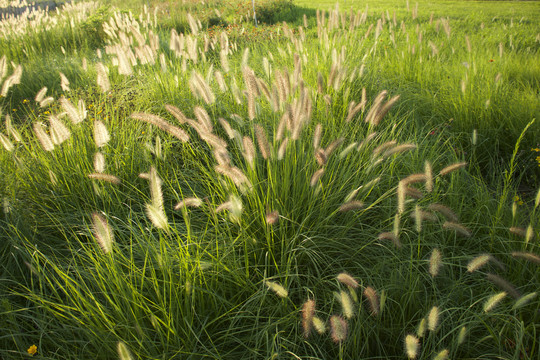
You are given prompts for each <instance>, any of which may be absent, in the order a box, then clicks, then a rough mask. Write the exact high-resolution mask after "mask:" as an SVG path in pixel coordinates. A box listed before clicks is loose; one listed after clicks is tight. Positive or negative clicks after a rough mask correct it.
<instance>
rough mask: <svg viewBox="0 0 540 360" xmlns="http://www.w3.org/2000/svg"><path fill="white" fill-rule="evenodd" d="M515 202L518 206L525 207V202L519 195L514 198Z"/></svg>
mask: <svg viewBox="0 0 540 360" xmlns="http://www.w3.org/2000/svg"><path fill="white" fill-rule="evenodd" d="M514 202H515V203H517V204H518V205H523V200H521V198H520V197H519V195H516V196H514Z"/></svg>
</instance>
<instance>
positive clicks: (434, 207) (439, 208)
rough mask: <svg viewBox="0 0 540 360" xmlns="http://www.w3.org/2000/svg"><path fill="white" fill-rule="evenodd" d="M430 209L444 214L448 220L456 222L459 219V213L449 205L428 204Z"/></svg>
mask: <svg viewBox="0 0 540 360" xmlns="http://www.w3.org/2000/svg"><path fill="white" fill-rule="evenodd" d="M428 209H429V210H431V211H436V212H438V213H440V214H442V215H443V216H444V217H445V218H446V219H447V220H448V221H451V222H455V223H457V222H458V221H459V219H458V217H457V215H456V214H455V213H454V212H453V211H452V210H451V209H450V208H449V207H448V206H445V205H442V204H438V203H433V204H429V205H428Z"/></svg>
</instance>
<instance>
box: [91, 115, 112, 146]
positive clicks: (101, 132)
mask: <svg viewBox="0 0 540 360" xmlns="http://www.w3.org/2000/svg"><path fill="white" fill-rule="evenodd" d="M110 139H111V137H110V136H109V132H108V131H107V127H105V124H103V123H102V122H101V121H100V120H94V141H95V143H96V146H97V147H98V148H101V147H103V146H105V145H106V144H107V143H108V142H109V140H110Z"/></svg>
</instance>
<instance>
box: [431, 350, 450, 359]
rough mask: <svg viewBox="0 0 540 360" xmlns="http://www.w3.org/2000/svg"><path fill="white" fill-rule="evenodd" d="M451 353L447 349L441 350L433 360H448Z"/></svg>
mask: <svg viewBox="0 0 540 360" xmlns="http://www.w3.org/2000/svg"><path fill="white" fill-rule="evenodd" d="M448 355H449V352H448V350H447V349H444V350H441V351H439V352H438V353H437V356H435V357H434V358H433V360H447V359H448Z"/></svg>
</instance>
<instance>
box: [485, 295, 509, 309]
mask: <svg viewBox="0 0 540 360" xmlns="http://www.w3.org/2000/svg"><path fill="white" fill-rule="evenodd" d="M505 296H506V292H505V291H502V292H500V293H498V294H495V295H493V296H491V297H490V298H489V299H487V301H486V302H485V303H484V312H486V313H487V312H489V311H491V310H493V308H494V307H495V306H497V304H498V303H500V302H501V300H502V299H504V298H505Z"/></svg>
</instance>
